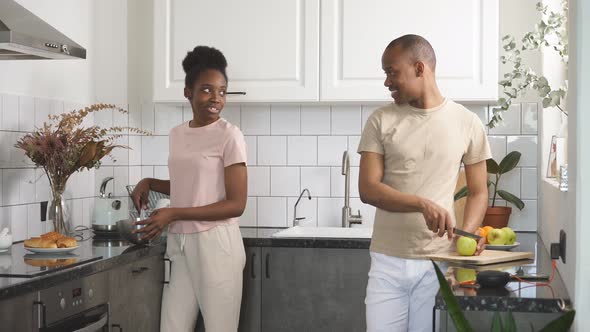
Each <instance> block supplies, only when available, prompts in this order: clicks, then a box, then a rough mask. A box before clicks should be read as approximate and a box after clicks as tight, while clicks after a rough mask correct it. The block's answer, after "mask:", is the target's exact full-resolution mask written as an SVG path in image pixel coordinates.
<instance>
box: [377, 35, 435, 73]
mask: <svg viewBox="0 0 590 332" xmlns="http://www.w3.org/2000/svg"><path fill="white" fill-rule="evenodd" d="M394 47H399V48H401V49H402V50H403V51H407V52H409V54H410V55H411V58H412V59H411V60H412V61H414V62H416V61H421V62H424V63H425V64H426V65H428V67H430V69H431V70H432V71H433V72H434V71H435V69H436V55H435V54H434V49H433V48H432V45H430V43H429V42H428V40H426V39H424V37H421V36H418V35H404V36H401V37H399V38H396V39H394V40H392V41H391V43H389V45H387V49H390V48H394Z"/></svg>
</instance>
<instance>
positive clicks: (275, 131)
mask: <svg viewBox="0 0 590 332" xmlns="http://www.w3.org/2000/svg"><path fill="white" fill-rule="evenodd" d="M300 119H301V118H300V114H299V106H290V105H289V106H272V107H271V110H270V134H271V135H299V134H300V133H301V120H300Z"/></svg>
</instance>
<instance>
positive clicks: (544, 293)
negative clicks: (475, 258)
mask: <svg viewBox="0 0 590 332" xmlns="http://www.w3.org/2000/svg"><path fill="white" fill-rule="evenodd" d="M517 241H518V242H520V246H519V247H517V248H515V249H513V251H531V252H534V253H535V259H534V260H528V261H521V262H512V263H502V264H491V265H486V266H480V267H473V266H461V265H449V264H440V266H441V267H443V269H442V270H443V272H444V271H446V276H447V278H455V277H456V276H457V271H458V270H460V269H462V270H463V272H465V270H466V269H475V270H477V271H483V270H501V271H506V272H508V273H510V274H513V275H514V274H517V273H520V272H522V273H524V274H543V275H547V276H551V274H552V265H551V259H550V256H549V253H548V252H547V250H546V249H545V246H544V245H543V243H542V241H541V238H540V237H539V236H538V235H537V234H536V233H517ZM513 280H514V279H513ZM453 292H454V294H455V296H456V297H457V299H458V301H459V305H460V306H461V308H462V309H463V310H468V311H469V310H472V311H508V310H510V311H512V312H536V313H555V312H561V311H564V309H565V308H569V307H570V306H571V303H570V300H569V295H568V293H567V289H566V287H565V285H564V283H563V280H562V279H561V276H560V275H559V272H558V271H555V272H554V277H553V280H552V282H551V283H550V284H549V285H542V284H540V285H536V284H531V283H525V282H520V281H516V280H515V281H511V282H509V283H508V284H507V285H506V287H500V288H483V287H482V288H476V289H474V288H464V287H458V286H455V287H453ZM436 308H437V309H445V308H446V306H445V303H444V301H443V299H442V295H441V294H440V293H439V294H438V295H437V297H436Z"/></svg>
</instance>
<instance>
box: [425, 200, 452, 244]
mask: <svg viewBox="0 0 590 332" xmlns="http://www.w3.org/2000/svg"><path fill="white" fill-rule="evenodd" d="M421 212H422V215H423V216H424V220H425V221H426V226H427V227H428V229H429V230H431V231H433V232H434V233H438V236H440V237H442V236H443V235H445V232H447V236H448V238H449V240H452V239H453V221H452V219H451V215H450V214H449V211H447V210H446V209H445V208H443V207H442V206H440V205H438V204H436V203H434V202H433V201H431V200H428V199H425V198H424V199H422V202H421Z"/></svg>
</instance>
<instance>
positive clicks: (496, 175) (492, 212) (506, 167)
mask: <svg viewBox="0 0 590 332" xmlns="http://www.w3.org/2000/svg"><path fill="white" fill-rule="evenodd" d="M520 156H521V154H520V152H518V151H512V152H510V153H509V154H507V155H506V156H505V157H504V158H503V159H502V161H500V163H499V164H498V163H497V162H496V161H495V160H494V159H492V158H490V159H488V160H486V166H487V169H488V174H490V175H491V176H490V177H491V179H490V178H488V188H490V186H491V187H492V204H491V205H490V206H488V209H487V211H486V215H485V217H484V220H483V226H492V227H494V228H502V227H506V226H508V219H509V218H510V214H511V213H512V208H511V207H509V206H496V199H497V197H498V196H500V197H501V198H503V199H504V200H506V201H507V202H509V203H511V204H512V205H514V206H516V207H517V208H518V209H519V210H522V209H523V208H524V202H523V201H522V200H521V199H520V198H518V197H516V196H515V195H514V194H511V193H509V192H507V191H506V190H502V189H498V183H499V182H500V178H502V175H504V174H506V173H508V172H510V171H511V170H513V169H514V168H515V167H516V165H518V162H519V161H520ZM468 194H469V190H468V189H467V187H466V186H465V187H463V188H461V189H460V190H459V191H458V192H457V193H456V194H455V201H457V200H459V199H461V198H463V197H466V196H467V195H468Z"/></svg>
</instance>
